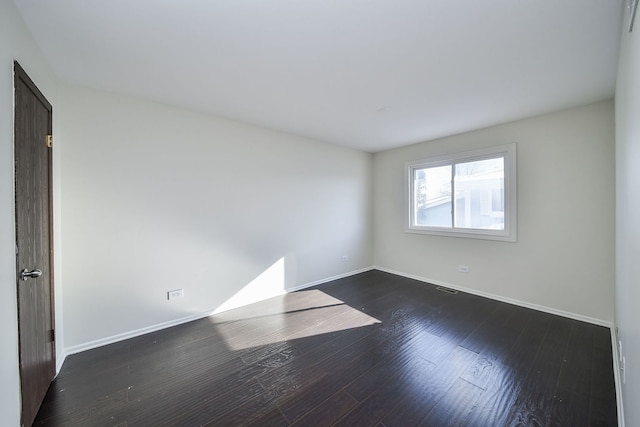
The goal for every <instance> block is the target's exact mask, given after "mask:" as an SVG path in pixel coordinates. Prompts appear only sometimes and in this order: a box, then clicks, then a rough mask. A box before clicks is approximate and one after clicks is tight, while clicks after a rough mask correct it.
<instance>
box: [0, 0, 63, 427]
mask: <svg viewBox="0 0 640 427" xmlns="http://www.w3.org/2000/svg"><path fill="white" fill-rule="evenodd" d="M14 60H17V61H18V62H19V63H20V65H22V67H23V68H24V69H25V71H26V72H27V73H28V74H29V76H30V77H31V79H32V80H34V82H35V83H36V85H37V86H38V87H39V89H40V90H41V91H42V92H43V93H44V95H45V96H46V97H47V99H48V100H49V101H50V102H51V103H52V104H53V106H54V134H55V129H56V128H57V120H56V116H55V108H56V101H57V96H56V91H57V83H56V79H55V78H54V77H53V74H52V72H51V71H50V69H49V67H48V65H47V64H46V62H45V60H44V58H43V56H42V54H41V52H40V50H39V49H38V47H37V46H36V45H35V43H34V41H33V40H32V38H31V35H30V34H29V33H28V31H27V30H26V27H25V25H24V23H23V22H22V18H21V17H20V15H19V14H18V13H17V11H16V10H15V7H14V5H13V3H11V2H10V1H8V0H0V206H1V208H0V295H2V298H0V347H1V348H2V350H0V414H1V415H0V418H1V419H2V424H3V425H7V426H14V425H19V423H20V379H19V371H18V324H17V299H16V271H17V269H16V261H15V259H16V258H15V224H14V181H13V177H14V175H13V174H14V171H13V61H14ZM58 162H59V152H58V150H57V149H54V191H55V194H54V209H55V212H54V214H55V213H57V212H58V211H59V193H60V192H59V189H60V181H59V179H58V174H57V170H56V169H55V165H56V164H57V163H58ZM55 229H56V235H57V236H59V221H58V217H57V216H56V224H55ZM54 244H55V246H56V248H59V245H60V242H59V240H56V241H55V242H54ZM55 266H56V269H57V270H56V283H57V289H56V295H59V294H60V292H59V290H60V289H59V284H60V280H59V272H60V259H59V258H56V259H55ZM56 310H57V312H58V313H60V314H59V316H58V317H57V318H56V327H57V330H58V331H59V335H58V343H59V344H60V345H58V347H57V353H58V356H60V354H61V352H62V350H63V348H62V347H63V346H62V345H61V343H62V339H63V337H62V333H61V332H62V328H61V323H62V300H61V299H60V298H58V299H57V300H56Z"/></svg>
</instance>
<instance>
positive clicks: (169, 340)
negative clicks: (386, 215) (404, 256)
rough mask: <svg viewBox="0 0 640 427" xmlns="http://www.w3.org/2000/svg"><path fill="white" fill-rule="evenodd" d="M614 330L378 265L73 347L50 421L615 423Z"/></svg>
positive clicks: (49, 402)
mask: <svg viewBox="0 0 640 427" xmlns="http://www.w3.org/2000/svg"><path fill="white" fill-rule="evenodd" d="M87 327H90V326H89V325H88V326H87ZM609 333H610V332H609V330H608V329H606V328H603V327H600V326H594V325H591V324H587V323H582V322H578V321H575V320H570V319H566V318H563V317H558V316H553V315H550V314H546V313H541V312H537V311H533V310H529V309H526V308H522V307H517V306H513V305H509V304H505V303H501V302H496V301H492V300H489V299H485V298H480V297H477V296H473V295H469V294H465V293H458V294H455V295H452V294H448V293H446V292H442V291H439V290H436V288H435V287H434V286H430V285H426V284H424V283H420V282H416V281H413V280H409V279H406V278H402V277H398V276H395V275H391V274H387V273H383V272H380V271H370V272H367V273H363V274H359V275H356V276H352V277H349V278H346V279H341V280H337V281H334V282H331V283H328V284H325V285H322V286H319V287H316V288H312V289H307V290H304V291H300V292H295V293H292V294H288V295H285V296H282V297H278V298H273V299H271V300H269V301H265V302H262V303H258V304H253V305H251V306H248V307H245V308H242V309H238V310H234V311H230V312H226V313H223V314H221V315H217V316H215V317H212V318H208V319H203V320H198V321H195V322H191V323H188V324H184V325H180V326H176V327H173V328H170V329H165V330H163V331H159V332H154V333H151V334H147V335H144V336H140V337H137V338H133V339H130V340H127V341H122V342H119V343H115V344H111V345H108V346H105V347H101V348H98V349H94V350H90V351H86V352H84V353H80V354H76V355H73V356H70V357H68V358H67V360H66V361H65V363H64V366H63V367H62V371H61V372H60V374H59V375H58V377H57V378H56V380H55V381H54V383H53V384H52V385H51V388H50V390H49V393H48V394H47V397H46V400H45V402H44V403H43V405H42V407H41V409H40V412H39V414H38V417H37V419H36V422H35V425H51V426H59V425H79V426H160V425H171V426H199V425H210V426H227V425H229V426H247V425H255V426H288V425H295V426H310V425H318V426H329V425H337V426H355V425H362V426H387V427H391V426H403V427H406V426H414V425H420V426H449V425H455V426H457V425H464V426H492V427H493V426H503V425H505V426H515V425H521V426H538V425H540V426H542V425H551V426H615V425H617V418H616V401H615V391H614V381H613V367H612V354H611V341H610V335H609Z"/></svg>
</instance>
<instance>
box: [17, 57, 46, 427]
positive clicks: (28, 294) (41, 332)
mask: <svg viewBox="0 0 640 427" xmlns="http://www.w3.org/2000/svg"><path fill="white" fill-rule="evenodd" d="M14 69H15V80H14V82H15V118H14V137H15V144H14V153H15V156H14V158H15V191H16V199H15V202H16V203H15V219H16V249H17V252H16V261H17V266H18V271H17V272H16V276H17V273H18V272H20V271H23V270H28V271H32V270H36V269H37V270H40V272H41V276H40V277H32V278H29V279H27V280H24V281H23V280H18V279H16V282H17V295H18V332H19V349H20V383H21V391H22V423H23V424H25V425H30V424H31V423H32V421H33V419H34V418H35V416H36V413H37V412H38V408H39V406H40V403H41V402H42V400H43V399H44V396H45V394H46V392H47V389H48V388H49V384H50V383H51V380H52V379H53V377H54V375H55V347H54V342H53V339H52V336H51V334H52V332H53V325H54V312H53V307H54V303H53V270H52V267H53V262H52V258H51V257H52V250H53V249H52V248H53V246H52V222H51V218H52V204H51V200H52V189H51V185H52V184H51V182H52V180H51V176H52V156H51V149H50V148H47V146H46V144H45V141H46V137H47V135H48V134H50V133H51V114H52V108H51V104H49V102H48V101H47V100H46V99H45V98H44V96H43V95H42V93H41V92H40V91H39V90H38V88H37V87H36V85H35V84H34V83H33V82H32V81H31V79H29V77H28V76H27V74H26V73H25V71H24V70H23V69H22V68H21V67H20V65H19V64H18V63H15V64H14Z"/></svg>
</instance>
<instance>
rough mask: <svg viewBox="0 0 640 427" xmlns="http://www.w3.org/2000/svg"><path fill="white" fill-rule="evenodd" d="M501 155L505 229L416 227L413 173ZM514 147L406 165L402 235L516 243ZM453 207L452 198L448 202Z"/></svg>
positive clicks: (503, 147)
mask: <svg viewBox="0 0 640 427" xmlns="http://www.w3.org/2000/svg"><path fill="white" fill-rule="evenodd" d="M500 156H502V157H503V158H504V230H487V229H479V228H455V226H454V225H452V226H451V227H437V226H423V225H416V224H415V220H414V215H415V212H414V196H415V191H414V183H415V182H414V171H415V170H416V169H424V168H431V167H438V166H447V165H451V166H453V165H455V164H456V163H465V162H473V161H478V160H485V159H491V158H496V157H500ZM516 157H517V156H516V144H515V143H513V144H506V145H499V146H496V147H489V148H484V149H479V150H473V151H466V152H462V153H453V154H448V155H444V156H437V157H430V158H427V159H423V160H414V161H409V162H406V163H405V211H406V214H405V232H407V233H419V234H432V235H438V236H451V237H466V238H472V239H487V240H500V241H505V242H515V241H517V206H518V203H517V194H516V193H517V192H516V189H517V181H516ZM451 203H452V206H453V203H454V201H453V199H452V201H451Z"/></svg>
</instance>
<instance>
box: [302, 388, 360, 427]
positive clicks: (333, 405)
mask: <svg viewBox="0 0 640 427" xmlns="http://www.w3.org/2000/svg"><path fill="white" fill-rule="evenodd" d="M357 403H358V402H357V401H356V400H355V399H354V398H353V397H351V396H350V395H349V394H348V393H346V392H345V391H344V390H339V391H338V392H337V393H335V394H333V395H332V396H331V397H329V398H328V399H327V400H325V401H324V402H322V403H320V404H319V405H318V406H316V407H315V408H314V409H313V410H312V411H310V412H309V413H307V414H306V415H305V416H304V417H302V418H300V419H299V420H298V421H297V422H295V423H293V424H292V425H293V426H296V427H298V426H300V427H301V426H310V425H315V426H333V425H335V424H334V423H335V422H336V421H337V420H339V419H340V418H341V417H342V416H343V415H344V414H345V413H347V412H349V410H350V409H351V408H353V407H354V406H356V405H357Z"/></svg>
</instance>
